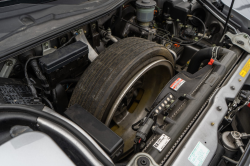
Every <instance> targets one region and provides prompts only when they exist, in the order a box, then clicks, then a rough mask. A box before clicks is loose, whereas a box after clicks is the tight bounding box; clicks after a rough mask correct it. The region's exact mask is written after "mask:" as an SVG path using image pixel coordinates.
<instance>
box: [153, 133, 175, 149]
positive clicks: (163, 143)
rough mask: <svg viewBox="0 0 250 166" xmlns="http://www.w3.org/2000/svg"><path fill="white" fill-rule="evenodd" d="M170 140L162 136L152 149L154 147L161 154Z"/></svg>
mask: <svg viewBox="0 0 250 166" xmlns="http://www.w3.org/2000/svg"><path fill="white" fill-rule="evenodd" d="M170 139H171V138H170V137H168V136H166V135H165V134H162V135H161V137H160V138H159V139H158V140H157V141H156V142H155V143H154V145H153V147H155V148H156V149H157V150H158V151H159V152H161V151H162V150H163V149H164V148H165V146H166V145H167V144H168V142H169V141H170Z"/></svg>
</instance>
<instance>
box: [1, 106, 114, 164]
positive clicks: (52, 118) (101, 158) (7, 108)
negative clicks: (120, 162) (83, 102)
mask: <svg viewBox="0 0 250 166" xmlns="http://www.w3.org/2000/svg"><path fill="white" fill-rule="evenodd" d="M0 112H22V113H27V114H31V115H34V116H39V117H42V118H45V119H47V120H49V121H52V122H54V123H56V124H58V125H59V126H61V127H63V128H65V129H66V130H68V131H70V132H71V133H72V134H73V135H74V136H76V137H77V138H78V139H79V140H80V141H81V142H82V143H83V144H84V145H85V146H86V147H87V148H88V149H89V150H90V151H91V152H92V153H93V154H94V155H95V156H96V158H97V159H98V160H99V161H100V162H102V163H103V164H104V165H108V166H112V165H114V164H113V163H112V162H111V161H109V160H108V159H107V158H106V157H105V156H104V155H103V154H102V153H101V152H100V151H99V150H98V149H97V148H96V147H95V146H94V145H93V144H92V143H91V141H90V140H88V139H87V138H86V137H85V136H84V135H83V134H82V133H80V132H79V131H78V130H77V129H76V128H74V127H73V126H71V125H70V124H68V123H66V122H65V121H63V120H61V119H59V118H57V117H55V116H54V115H51V114H49V113H47V112H44V111H40V110H37V109H35V108H32V107H28V106H24V105H14V104H13V105H9V104H2V105H0Z"/></svg>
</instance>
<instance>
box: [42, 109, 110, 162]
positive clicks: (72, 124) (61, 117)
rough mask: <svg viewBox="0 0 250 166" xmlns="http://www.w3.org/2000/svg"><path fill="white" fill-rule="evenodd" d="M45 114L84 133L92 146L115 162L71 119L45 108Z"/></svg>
mask: <svg viewBox="0 0 250 166" xmlns="http://www.w3.org/2000/svg"><path fill="white" fill-rule="evenodd" d="M42 111H44V112H47V113H49V114H51V115H54V116H56V117H58V118H60V119H61V120H63V121H65V122H66V123H68V124H70V125H71V126H72V127H74V128H75V129H77V130H78V131H79V132H81V133H82V135H84V136H85V137H86V138H87V139H88V140H89V141H91V142H92V144H93V145H94V146H95V147H96V148H97V149H98V150H99V151H100V152H101V153H102V154H103V155H104V156H105V157H106V158H107V159H108V160H109V161H110V162H111V163H113V161H112V160H111V158H110V157H109V156H108V155H107V154H106V153H105V152H104V151H103V149H102V148H101V147H100V146H99V145H98V144H97V143H96V142H95V140H94V139H93V138H92V137H91V136H90V135H89V134H88V133H86V132H85V131H84V130H83V129H82V128H80V127H79V126H78V125H77V124H75V123H74V122H72V121H70V120H69V119H67V118H65V117H64V116H62V115H60V114H58V113H57V112H55V111H54V110H52V109H50V108H49V107H46V106H45V107H44V108H43V110H42Z"/></svg>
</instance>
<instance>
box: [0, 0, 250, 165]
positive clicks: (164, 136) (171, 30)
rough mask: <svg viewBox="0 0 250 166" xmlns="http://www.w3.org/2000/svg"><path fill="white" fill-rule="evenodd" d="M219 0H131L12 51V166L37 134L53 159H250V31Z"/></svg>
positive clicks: (6, 91)
mask: <svg viewBox="0 0 250 166" xmlns="http://www.w3.org/2000/svg"><path fill="white" fill-rule="evenodd" d="M211 5H214V6H215V7H216V9H217V10H218V11H223V10H224V8H225V5H224V4H223V3H222V2H220V1H211ZM208 8H209V6H206V5H205V4H203V3H202V0H197V1H196V0H187V1H183V0H129V1H126V2H124V3H123V4H122V5H121V6H119V7H117V8H116V9H115V10H112V11H110V12H109V13H108V14H104V15H101V16H99V17H97V18H96V19H93V20H91V21H89V22H87V23H84V24H81V25H79V26H75V27H74V28H71V29H70V30H69V31H64V32H63V33H62V32H61V33H58V35H57V36H53V38H51V39H49V40H46V42H44V41H42V42H41V43H39V44H36V45H35V46H34V47H33V48H30V47H27V48H29V49H27V48H26V49H23V50H22V51H20V53H15V54H16V55H15V56H11V57H10V56H8V58H3V59H2V60H1V63H0V94H1V95H0V110H2V111H0V123H1V130H0V154H1V155H2V156H5V157H3V159H0V162H1V161H2V162H5V163H6V162H7V160H6V159H8V155H18V156H19V158H18V159H17V160H18V161H19V160H20V161H21V160H22V158H24V156H25V154H26V153H27V151H26V150H25V149H22V148H19V150H20V151H18V152H16V151H15V150H13V149H12V150H10V151H8V153H7V154H5V152H6V147H8V146H9V145H10V144H11V143H12V142H11V141H14V142H18V141H19V143H20V142H23V141H24V142H25V139H28V137H34V138H36V137H37V139H34V140H33V142H36V141H37V140H39V141H40V142H41V143H38V142H37V143H36V144H35V145H34V147H36V146H37V149H38V150H39V151H41V153H39V154H40V155H43V153H44V154H45V151H46V150H43V148H42V147H41V146H40V145H41V144H44V146H46V144H48V145H50V146H51V150H52V151H51V154H52V153H58V158H57V159H55V160H52V159H51V160H48V162H45V161H42V160H43V158H42V159H36V155H35V154H33V153H32V155H31V154H30V158H34V162H38V163H39V162H40V160H41V163H40V164H41V165H50V164H51V163H55V165H56V160H60V159H59V158H63V159H64V160H63V161H64V162H65V163H64V162H60V163H58V164H59V165H63V163H64V164H66V163H67V164H66V165H117V166H122V165H129V166H151V165H152V166H157V165H161V166H167V165H177V166H179V165H195V166H198V165H199V166H201V165H210V166H213V165H218V166H224V165H228V166H231V165H246V164H249V161H248V160H249V151H250V142H249V138H250V125H249V116H250V112H249V107H250V77H249V73H248V72H249V70H250V67H249V65H250V60H249V59H250V57H249V53H250V50H249V46H250V37H249V35H248V34H247V33H245V32H240V31H239V30H238V29H237V30H236V29H235V28H234V27H233V26H232V25H233V24H232V22H229V23H228V22H227V21H228V20H227V21H221V17H220V16H218V14H216V13H215V12H211V11H209V10H208ZM229 15H230V13H229ZM228 17H229V16H228ZM224 23H225V24H224ZM13 55H14V54H13ZM29 135H30V136H29ZM25 137H26V138H25ZM31 142H32V141H31ZM19 143H16V145H15V146H17V147H19V146H20V147H22V146H21V144H20V145H19ZM53 143H54V144H53ZM52 144H53V145H52ZM29 148H31V149H32V146H31V144H30V145H29ZM27 154H28V153H27ZM44 156H47V157H48V156H49V155H44ZM44 160H46V157H45V158H44ZM31 161H32V160H31ZM30 163H32V162H30ZM15 164H16V163H15V162H14V161H12V162H10V163H9V165H15ZM21 164H24V165H25V162H24V161H22V162H21ZM38 165H39V164H38Z"/></svg>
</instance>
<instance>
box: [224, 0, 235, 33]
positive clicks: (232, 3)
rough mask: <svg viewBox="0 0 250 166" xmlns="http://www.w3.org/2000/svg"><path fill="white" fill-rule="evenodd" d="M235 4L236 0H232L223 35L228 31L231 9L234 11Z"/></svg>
mask: <svg viewBox="0 0 250 166" xmlns="http://www.w3.org/2000/svg"><path fill="white" fill-rule="evenodd" d="M233 5H234V0H232V2H231V6H230V8H229V11H228V14H227V19H226V22H225V26H224V30H223V33H222V36H223V35H224V34H225V33H226V31H227V24H228V21H229V18H230V15H231V11H232V8H233Z"/></svg>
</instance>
